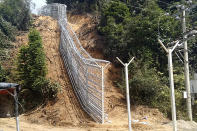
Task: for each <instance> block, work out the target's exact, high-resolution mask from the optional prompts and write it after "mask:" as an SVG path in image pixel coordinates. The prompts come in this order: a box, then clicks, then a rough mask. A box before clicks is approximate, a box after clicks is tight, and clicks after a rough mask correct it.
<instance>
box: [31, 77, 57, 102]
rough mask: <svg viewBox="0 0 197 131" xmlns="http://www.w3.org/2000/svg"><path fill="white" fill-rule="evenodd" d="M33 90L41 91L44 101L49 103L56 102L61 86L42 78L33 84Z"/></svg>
mask: <svg viewBox="0 0 197 131" xmlns="http://www.w3.org/2000/svg"><path fill="white" fill-rule="evenodd" d="M33 88H34V90H36V91H39V93H40V94H41V95H42V97H43V100H44V101H47V100H54V99H55V98H56V97H57V93H58V91H59V89H60V86H59V84H57V83H54V82H51V81H50V80H47V79H46V78H43V77H40V78H37V79H36V81H35V82H34V83H33Z"/></svg>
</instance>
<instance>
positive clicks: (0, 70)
mask: <svg viewBox="0 0 197 131" xmlns="http://www.w3.org/2000/svg"><path fill="white" fill-rule="evenodd" d="M5 80H6V73H5V70H4V69H3V68H2V66H1V65H0V82H5Z"/></svg>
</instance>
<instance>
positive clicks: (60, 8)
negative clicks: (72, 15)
mask: <svg viewBox="0 0 197 131" xmlns="http://www.w3.org/2000/svg"><path fill="white" fill-rule="evenodd" d="M40 14H41V15H46V16H51V17H53V18H55V19H57V20H58V23H59V26H60V30H61V41H60V53H61V55H62V58H63V61H64V64H65V67H66V68H67V72H68V74H69V77H70V80H71V83H72V86H73V89H74V91H75V93H76V95H77V97H78V100H79V101H80V103H81V106H82V107H83V109H84V110H85V111H86V112H87V113H88V114H89V115H90V116H91V117H92V118H93V119H94V120H95V121H97V122H99V123H104V119H105V112H104V69H105V67H106V66H107V65H108V64H109V62H108V61H105V60H99V59H94V58H92V57H91V56H90V55H89V54H88V53H87V52H86V51H85V49H84V48H83V47H82V46H81V44H80V42H79V40H78V38H77V36H76V34H75V33H74V31H73V30H72V28H71V26H70V25H69V23H68V22H67V16H66V5H63V4H56V3H55V4H49V5H46V6H44V7H42V9H41V10H40Z"/></svg>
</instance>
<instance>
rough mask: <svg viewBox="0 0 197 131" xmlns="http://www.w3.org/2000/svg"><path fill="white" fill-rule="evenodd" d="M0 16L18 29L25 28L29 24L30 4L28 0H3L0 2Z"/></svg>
mask: <svg viewBox="0 0 197 131" xmlns="http://www.w3.org/2000/svg"><path fill="white" fill-rule="evenodd" d="M0 16H2V17H3V19H4V20H6V21H7V22H10V23H11V24H12V25H13V26H16V27H17V28H18V29H19V30H27V29H28V27H29V25H30V20H31V17H30V6H29V1H28V0H5V1H3V2H2V3H0Z"/></svg>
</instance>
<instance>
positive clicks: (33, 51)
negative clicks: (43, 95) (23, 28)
mask: <svg viewBox="0 0 197 131" xmlns="http://www.w3.org/2000/svg"><path fill="white" fill-rule="evenodd" d="M18 72H19V78H20V80H21V82H22V85H23V87H24V88H28V89H30V90H36V89H34V87H33V85H34V82H35V81H37V79H42V78H45V76H46V62H45V54H44V51H43V46H42V40H41V37H40V34H39V32H38V31H36V30H35V29H33V30H31V31H30V33H29V43H28V46H23V47H22V48H21V49H20V52H19V56H18Z"/></svg>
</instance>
